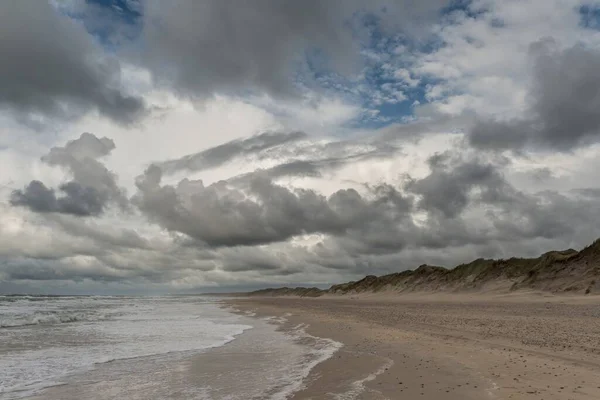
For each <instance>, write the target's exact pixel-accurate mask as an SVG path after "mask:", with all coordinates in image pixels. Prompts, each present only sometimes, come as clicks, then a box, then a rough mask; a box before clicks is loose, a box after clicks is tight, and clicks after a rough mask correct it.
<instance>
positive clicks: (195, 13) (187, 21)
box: [141, 0, 448, 96]
mask: <svg viewBox="0 0 600 400" xmlns="http://www.w3.org/2000/svg"><path fill="white" fill-rule="evenodd" d="M447 3H448V1H445V0H427V1H422V0H421V1H414V0H403V1H387V0H377V1H373V2H364V1H356V0H330V1H319V0H307V1H295V0H283V1H280V0H258V1H253V2H239V1H232V0H209V1H201V2H198V1H193V0H176V1H173V2H171V3H170V4H169V7H165V6H164V3H163V2H160V1H156V0H149V1H147V2H145V3H144V8H143V15H144V17H143V18H144V23H143V35H144V36H143V40H144V42H145V43H146V46H145V47H146V48H147V49H148V52H147V53H146V54H143V57H142V60H141V62H142V63H143V64H144V65H146V66H149V67H150V69H151V70H152V71H153V72H154V74H155V76H156V77H157V78H158V81H159V82H163V83H168V84H171V85H174V87H176V88H177V89H179V90H180V91H181V92H183V93H186V94H192V95H199V96H209V95H211V94H213V93H215V92H221V93H222V92H225V93H227V92H235V93H239V92H240V91H242V92H243V91H247V90H259V91H263V92H267V93H269V94H271V95H275V96H293V95H294V94H295V91H296V89H295V87H294V80H295V77H296V72H297V71H298V70H299V69H301V68H302V66H301V64H302V63H304V62H305V61H306V60H305V58H306V55H307V54H309V55H310V54H317V53H318V54H319V55H320V57H321V58H322V57H323V55H325V56H326V57H327V59H326V60H325V64H326V65H327V67H329V68H331V69H333V70H335V71H337V72H341V73H348V72H354V71H358V70H359V67H360V65H359V62H358V54H359V50H360V38H361V35H364V39H365V40H368V32H366V28H365V25H364V21H363V20H361V17H364V16H365V15H367V14H369V15H376V16H377V17H378V18H380V20H381V22H382V26H383V27H384V29H387V30H390V31H391V30H394V31H396V30H406V29H410V28H411V27H412V28H414V27H416V26H419V25H420V26H422V25H423V23H424V22H425V20H429V18H430V17H432V16H435V15H437V13H438V12H439V10H440V9H441V8H442V7H443V6H444V5H445V4H447ZM304 83H306V82H304Z"/></svg>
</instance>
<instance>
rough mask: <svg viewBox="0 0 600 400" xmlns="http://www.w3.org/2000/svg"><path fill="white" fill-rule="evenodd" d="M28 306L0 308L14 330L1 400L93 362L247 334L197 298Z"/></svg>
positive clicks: (8, 337)
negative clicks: (59, 307) (56, 307)
mask: <svg viewBox="0 0 600 400" xmlns="http://www.w3.org/2000/svg"><path fill="white" fill-rule="evenodd" d="M28 301H29V299H19V300H18V301H17V302H10V303H11V306H10V309H8V307H2V308H0V316H1V317H2V321H3V324H4V325H5V326H9V327H11V329H4V330H3V331H2V332H3V333H2V335H3V336H2V338H3V343H2V344H1V345H0V352H1V353H0V399H12V398H18V397H22V396H24V395H28V394H30V392H31V390H32V389H39V388H40V387H43V386H49V385H52V384H56V383H57V382H60V379H61V377H63V376H65V375H67V374H70V373H72V372H74V371H82V370H85V369H86V368H91V367H92V366H93V365H94V364H98V363H105V362H109V361H113V360H119V359H126V358H134V357H143V356H149V355H156V354H166V353H173V352H190V351H200V350H205V349H208V348H213V347H216V346H222V345H223V344H225V343H228V342H229V341H231V340H233V339H234V338H235V336H237V335H239V334H241V333H242V332H244V331H245V330H246V329H249V328H251V326H249V325H243V324H240V323H238V322H237V317H236V316H232V315H231V314H229V313H227V312H225V311H223V310H220V309H219V308H218V307H217V306H215V305H214V304H210V303H206V302H199V301H197V300H188V299H184V300H177V301H169V300H164V299H149V298H146V299H131V300H123V299H117V300H110V299H103V300H101V301H100V302H97V301H95V300H93V299H80V298H78V299H71V300H68V301H62V305H61V308H63V309H64V310H63V311H59V310H57V309H55V307H54V305H50V304H45V305H44V304H43V302H36V304H35V306H33V307H32V306H31V305H24V303H25V302H28ZM5 303H8V302H5ZM16 303H21V304H16ZM92 303H93V304H92ZM44 308H45V309H44ZM40 324H41V325H40Z"/></svg>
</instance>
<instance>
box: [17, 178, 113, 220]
mask: <svg viewBox="0 0 600 400" xmlns="http://www.w3.org/2000/svg"><path fill="white" fill-rule="evenodd" d="M59 190H60V191H61V192H63V193H64V195H63V196H59V197H57V196H56V193H55V192H54V190H53V189H48V188H47V187H46V186H45V185H44V184H43V183H42V182H40V181H35V180H34V181H31V182H30V183H29V185H27V186H26V187H25V189H24V190H15V191H14V192H13V193H12V195H11V198H10V203H11V204H12V205H13V206H23V207H27V208H29V209H31V210H32V211H35V212H57V213H63V214H72V215H79V216H90V215H99V214H101V213H102V211H103V210H104V205H105V204H106V201H107V199H106V197H105V196H104V195H103V194H102V193H100V192H98V191H97V190H96V189H94V188H92V187H84V186H81V185H80V184H78V183H77V182H68V183H65V184H64V185H61V186H60V187H59Z"/></svg>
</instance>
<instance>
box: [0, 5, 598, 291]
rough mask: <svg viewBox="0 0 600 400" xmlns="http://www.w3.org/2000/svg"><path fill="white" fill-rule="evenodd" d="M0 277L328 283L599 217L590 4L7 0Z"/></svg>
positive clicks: (435, 261) (537, 246)
mask: <svg viewBox="0 0 600 400" xmlns="http://www.w3.org/2000/svg"><path fill="white" fill-rule="evenodd" d="M0 59H1V60H2V62H0V87H1V88H2V89H1V90H0V169H1V171H2V173H1V174H0V293H67V294H85V293H98V294H118V293H125V294H126V293H137V294H145V293H147V294H154V293H194V292H207V291H208V292H211V291H226V290H247V289H254V288H261V287H267V286H283V285H287V286H297V285H310V286H319V287H325V286H328V285H330V284H333V283H338V282H344V281H348V280H355V279H359V278H361V277H363V276H364V275H368V274H375V275H381V274H386V273H391V272H398V271H403V270H406V269H414V268H416V267H418V266H419V265H421V264H429V265H441V266H446V267H453V266H455V265H458V264H460V263H464V262H469V261H471V260H474V259H477V258H508V257H512V256H518V257H531V256H538V255H540V254H542V253H544V252H546V251H549V250H556V249H568V248H575V249H580V248H582V247H584V246H586V245H587V244H589V243H591V242H592V241H594V240H595V239H597V238H599V237H600V181H599V180H598V176H599V175H598V172H597V171H598V170H599V168H600V1H591V0H471V1H469V0H371V1H362V0H330V1H319V0H305V1H295V0H254V1H248V2H242V1H234V0H205V1H201V2H199V1H195V0H173V1H171V2H168V3H167V2H163V1H159V0H87V1H86V0H51V1H49V2H45V1H38V0H8V1H2V2H0Z"/></svg>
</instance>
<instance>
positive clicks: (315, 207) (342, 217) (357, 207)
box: [134, 167, 410, 246]
mask: <svg viewBox="0 0 600 400" xmlns="http://www.w3.org/2000/svg"><path fill="white" fill-rule="evenodd" d="M161 177H162V176H161V172H160V169H159V168H157V167H151V168H149V169H148V171H146V173H145V175H144V176H142V177H140V178H139V179H138V181H137V186H138V189H139V192H138V193H137V194H136V196H134V203H135V204H136V205H137V206H138V207H139V208H140V210H141V211H142V212H143V213H144V214H145V215H147V216H148V218H149V219H150V220H152V221H155V222H157V223H158V224H159V225H161V226H162V227H164V228H166V229H168V230H170V231H176V232H181V233H185V234H186V235H188V236H190V237H191V238H194V239H197V240H199V241H201V242H204V243H206V244H208V245H209V246H241V245H246V246H247V245H256V244H265V243H273V242H282V241H285V240H288V239H290V238H292V237H294V236H297V235H301V234H309V233H327V234H331V235H342V234H344V232H347V231H353V230H354V231H357V232H358V231H361V230H364V229H365V227H371V226H373V225H374V224H375V223H376V221H375V220H378V221H379V220H382V219H383V220H389V221H395V220H397V216H398V215H401V216H403V215H406V213H407V212H408V211H409V210H410V201H408V200H407V199H404V198H403V197H402V196H401V195H400V194H399V193H398V192H397V191H396V190H395V189H393V188H391V187H387V186H381V187H376V188H373V190H372V198H368V199H367V198H364V197H363V196H361V195H360V194H359V193H358V192H356V191H355V190H342V191H338V192H336V193H335V194H334V195H332V196H331V197H329V198H327V197H325V196H323V195H320V194H318V193H316V192H315V191H313V190H306V189H295V190H292V189H288V188H285V187H283V186H279V185H276V184H274V183H273V182H272V181H271V180H270V179H268V178H265V177H262V176H256V177H255V178H254V179H252V180H251V181H250V182H249V183H248V184H247V185H246V186H245V187H244V189H243V190H242V189H239V188H236V187H232V186H230V185H228V184H227V183H226V182H219V183H216V184H213V185H210V186H204V185H203V183H202V182H201V181H189V180H187V179H185V180H183V181H181V182H180V183H179V184H178V185H177V186H176V187H173V186H169V185H165V186H161V185H160V181H161ZM379 241H381V242H384V241H385V238H384V233H382V234H381V237H380V239H379Z"/></svg>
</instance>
